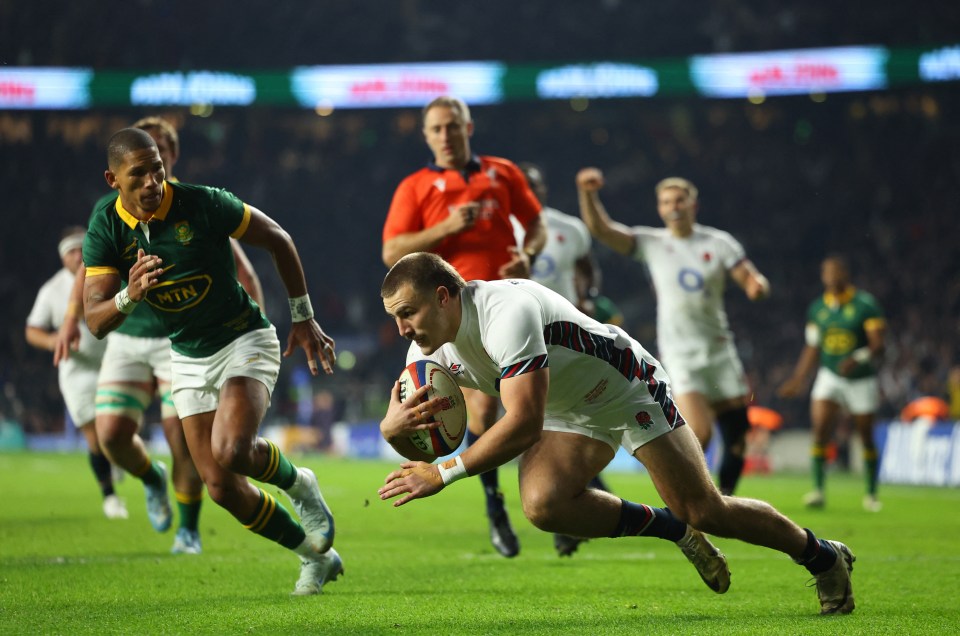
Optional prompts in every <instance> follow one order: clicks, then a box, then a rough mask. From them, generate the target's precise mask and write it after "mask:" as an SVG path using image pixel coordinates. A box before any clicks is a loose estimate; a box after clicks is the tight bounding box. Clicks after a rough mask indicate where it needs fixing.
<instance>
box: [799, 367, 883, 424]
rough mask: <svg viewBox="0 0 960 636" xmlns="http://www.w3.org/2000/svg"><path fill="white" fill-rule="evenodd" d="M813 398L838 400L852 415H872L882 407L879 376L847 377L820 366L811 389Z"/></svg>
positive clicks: (811, 397) (830, 400)
mask: <svg viewBox="0 0 960 636" xmlns="http://www.w3.org/2000/svg"><path fill="white" fill-rule="evenodd" d="M810 399H811V400H826V401H829V402H836V403H837V404H839V405H840V406H842V407H843V408H845V409H846V410H847V412H849V413H850V414H851V415H870V414H872V413H876V412H877V409H879V408H880V382H879V381H878V380H877V376H875V375H871V376H868V377H866V378H856V379H852V378H845V377H843V376H841V375H837V374H836V373H834V372H833V371H831V370H830V369H827V368H826V367H820V370H819V371H817V378H816V380H814V381H813V389H812V390H811V391H810Z"/></svg>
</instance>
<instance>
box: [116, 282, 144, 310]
mask: <svg viewBox="0 0 960 636" xmlns="http://www.w3.org/2000/svg"><path fill="white" fill-rule="evenodd" d="M113 304H115V305H116V306H117V311H119V312H120V313H121V314H128V315H129V314H131V313H133V310H134V309H136V308H137V305H138V304H140V302H139V301H137V300H134V299H132V298H130V292H129V291H127V288H126V287H124V288H123V289H121V290H120V291H118V292H117V295H116V296H114V297H113Z"/></svg>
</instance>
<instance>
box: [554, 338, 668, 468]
mask: <svg viewBox="0 0 960 636" xmlns="http://www.w3.org/2000/svg"><path fill="white" fill-rule="evenodd" d="M633 348H634V351H642V350H643V349H642V348H641V347H640V345H639V343H637V342H636V341H634V347H633ZM654 377H655V378H656V380H657V381H658V382H660V383H665V385H666V389H667V390H666V402H667V404H668V405H671V406H673V408H674V409H675V408H676V406H675V405H673V397H672V389H671V385H670V382H669V380H668V379H667V374H666V373H665V372H664V371H663V369H657V370H656V371H655V372H654ZM682 422H683V420H682V419H679V422H678V423H677V424H676V426H672V425H671V424H670V421H669V420H668V419H667V416H666V414H665V413H664V407H663V406H661V405H660V403H659V402H657V401H656V400H654V398H653V396H652V395H651V394H650V388H649V386H648V385H647V384H645V383H641V382H636V383H634V384H632V385H631V386H630V388H629V389H628V390H627V391H625V392H624V394H623V396H622V398H621V399H618V400H615V401H614V402H613V403H611V404H607V405H604V406H603V407H601V408H599V409H593V408H587V409H585V410H584V411H583V413H580V414H573V413H563V414H555V413H547V415H546V417H545V418H544V422H543V430H545V431H554V432H558V433H575V434H577V435H583V436H584V437H589V438H590V439H595V440H599V441H601V442H605V443H606V444H608V445H609V446H610V448H611V449H613V451H614V452H616V451H617V447H623V448H624V449H625V450H626V451H627V452H628V453H630V454H631V455H633V453H634V452H635V451H636V450H637V449H638V448H640V447H641V446H643V445H644V444H646V443H648V442H650V441H652V440H654V439H656V438H658V437H660V436H661V435H665V434H667V433H669V432H670V431H672V430H674V428H676V427H677V426H682V425H683V423H682Z"/></svg>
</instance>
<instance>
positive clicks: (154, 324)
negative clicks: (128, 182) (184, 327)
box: [91, 192, 167, 338]
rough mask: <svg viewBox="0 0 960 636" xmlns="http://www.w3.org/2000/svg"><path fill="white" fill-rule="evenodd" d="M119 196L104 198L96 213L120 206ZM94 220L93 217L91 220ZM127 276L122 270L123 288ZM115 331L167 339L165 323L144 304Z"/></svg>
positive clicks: (99, 201)
mask: <svg viewBox="0 0 960 636" xmlns="http://www.w3.org/2000/svg"><path fill="white" fill-rule="evenodd" d="M118 196H119V195H117V193H116V192H111V193H110V194H106V195H104V196H102V197H101V198H100V199H99V200H98V201H97V202H96V204H94V206H93V211H94V213H96V211H97V210H98V209H100V208H101V207H105V206H109V205H119V201H118V200H117V199H118ZM92 218H93V217H92V216H91V219H92ZM128 270H129V267H128ZM126 274H127V271H126V270H120V278H121V279H122V280H121V281H120V286H121V287H126V286H127V278H126ZM115 331H116V332H117V333H122V334H126V335H128V336H137V337H138V338H166V337H167V329H166V328H165V327H164V326H163V323H161V322H160V319H159V318H157V315H156V314H155V313H154V312H152V311H150V309H149V308H148V307H144V306H143V305H142V304H141V305H138V306H137V307H136V309H134V310H133V312H132V313H131V314H130V315H129V316H127V319H126V320H124V321H123V322H122V323H120V326H119V327H117V328H116V330H115Z"/></svg>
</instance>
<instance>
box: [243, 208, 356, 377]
mask: <svg viewBox="0 0 960 636" xmlns="http://www.w3.org/2000/svg"><path fill="white" fill-rule="evenodd" d="M248 207H249V208H250V223H249V224H248V225H247V230H246V231H245V232H244V234H243V236H241V237H239V238H240V240H241V241H243V242H244V243H247V244H249V245H253V246H256V247H260V248H263V249H265V250H267V251H268V252H270V255H271V256H273V262H274V263H275V264H276V267H277V273H278V274H279V275H280V280H281V281H283V285H284V287H286V289H287V296H289V298H290V312H291V314H292V325H291V327H290V336H289V337H288V338H287V348H286V350H285V351H284V352H283V355H284V357H289V356H290V355H292V354H293V352H294V350H295V349H297V348H300V349H303V351H304V353H306V355H307V364H308V365H309V366H310V373H312V374H313V375H317V374H318V373H319V370H318V367H317V361H318V360H319V363H320V366H322V367H323V371H324V373H327V374H330V373H333V365H334V364H335V363H336V361H337V354H336V350H335V346H336V343H335V342H334V340H333V338H331V337H330V336H328V335H327V334H326V333H324V331H323V329H321V328H320V325H319V324H317V321H316V320H314V319H313V307H312V306H311V305H310V298H309V296H308V295H307V280H306V277H305V276H304V274H303V265H302V264H301V262H300V255H299V254H298V253H297V247H296V245H294V243H293V239H292V238H291V237H290V235H289V234H288V233H287V232H286V230H284V229H283V228H282V227H280V224H279V223H277V222H276V221H274V220H273V219H271V218H270V217H268V216H267V215H266V214H264V213H263V212H261V211H260V210H258V209H256V208H255V207H253V206H248Z"/></svg>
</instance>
